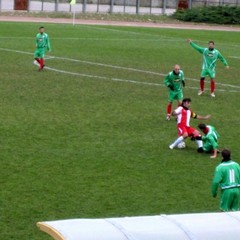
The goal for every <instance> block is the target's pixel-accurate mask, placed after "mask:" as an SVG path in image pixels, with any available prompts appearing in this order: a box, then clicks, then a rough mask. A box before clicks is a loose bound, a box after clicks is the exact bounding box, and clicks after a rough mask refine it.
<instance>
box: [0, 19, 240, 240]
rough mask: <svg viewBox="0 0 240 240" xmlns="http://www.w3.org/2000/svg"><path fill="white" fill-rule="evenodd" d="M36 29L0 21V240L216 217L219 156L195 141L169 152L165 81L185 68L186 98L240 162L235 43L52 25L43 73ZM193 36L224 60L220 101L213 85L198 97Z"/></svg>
mask: <svg viewBox="0 0 240 240" xmlns="http://www.w3.org/2000/svg"><path fill="white" fill-rule="evenodd" d="M40 25H41V23H39V24H36V23H10V22H5V23H3V22H0V28H1V36H0V52H1V77H0V79H1V88H0V91H1V94H0V98H1V108H0V111H1V114H0V122H1V131H0V134H1V136H0V141H1V142H0V143H1V145H0V146H1V170H0V171H1V173H0V179H1V181H0V182H1V199H0V200H1V205H0V216H1V222H0V229H1V230H0V231H1V233H0V236H1V239H14V240H17V239H19V240H22V239H34V240H40V239H41V240H43V239H46V240H47V239H50V238H49V237H48V236H47V235H46V234H44V233H42V232H40V231H39V230H38V229H37V227H36V222H38V221H45V220H48V221H50V220H57V219H70V218H104V217H121V216H143V215H156V214H172V213H174V214H178V213H193V212H194V213H199V212H216V211H218V202H219V198H217V199H214V198H212V197H211V191H210V188H211V180H212V176H213V171H214V169H215V167H216V165H217V164H218V163H219V162H220V156H219V157H218V159H214V160H212V159H210V158H209V155H207V154H198V153H197V152H196V144H195V143H194V142H192V141H190V140H187V141H186V145H187V147H186V148H185V149H182V150H181V149H175V150H169V148H168V145H169V144H170V143H171V142H172V141H173V140H174V139H175V138H176V136H177V130H176V122H175V121H174V120H172V121H166V120H165V117H166V105H167V94H168V93H167V89H166V87H165V86H164V85H163V78H164V76H165V75H166V74H167V73H168V72H169V71H170V70H172V68H173V65H174V64H176V63H178V64H180V66H181V68H182V69H183V71H184V73H185V78H186V87H185V89H184V96H185V97H191V98H192V109H193V110H194V111H195V112H196V113H198V114H200V115H206V114H211V119H210V120H208V121H207V123H208V124H211V125H214V126H215V127H216V129H217V131H218V132H219V134H220V136H221V137H220V147H221V148H223V147H227V148H229V149H231V150H232V158H233V159H234V160H235V161H237V162H240V153H239V152H238V149H239V148H238V140H239V133H238V132H239V131H238V129H239V116H240V110H239V109H240V108H239V105H240V104H239V95H240V84H239V73H240V72H239V61H240V55H239V52H240V46H239V37H240V33H239V32H227V33H226V32H222V31H203V30H186V29H185V30H180V29H178V30H174V29H160V28H144V27H120V26H119V27H118V26H97V25H75V26H72V25H67V24H66V25H65V24H51V23H48V24H47V23H45V24H44V26H45V29H46V32H47V33H48V34H49V36H50V40H51V45H52V52H50V53H48V54H47V55H46V69H44V71H42V72H38V69H37V67H36V66H34V65H33V63H32V62H33V52H34V50H35V35H36V33H37V32H38V27H39V26H40ZM187 38H191V39H193V40H194V41H196V43H198V44H199V45H201V46H207V43H208V41H209V40H214V41H215V46H216V48H217V49H218V50H220V52H221V53H222V54H223V56H224V57H225V58H226V59H227V61H228V62H229V65H230V69H229V70H226V69H225V68H224V66H223V64H222V63H221V62H218V65H217V77H216V83H217V84H216V92H215V93H216V98H211V97H210V95H209V94H210V92H209V87H210V83H209V81H206V94H204V95H203V96H200V97H199V96H197V92H198V88H199V75H200V70H201V64H202V57H201V55H200V54H199V53H197V52H196V51H195V50H193V49H192V48H191V47H190V46H189V44H188V43H187V41H186V39H187ZM174 104H175V105H174V106H176V103H174ZM198 123H199V121H198V120H194V119H193V120H192V126H193V127H196V126H197V125H198Z"/></svg>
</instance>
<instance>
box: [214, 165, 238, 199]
mask: <svg viewBox="0 0 240 240" xmlns="http://www.w3.org/2000/svg"><path fill="white" fill-rule="evenodd" d="M218 186H219V187H220V188H221V189H222V190H225V189H231V188H237V187H240V166H239V164H238V163H236V162H234V161H232V160H229V161H226V162H221V163H220V164H219V165H218V166H217V167H216V169H215V173H214V178H213V181H212V195H213V196H216V195H217V189H218Z"/></svg>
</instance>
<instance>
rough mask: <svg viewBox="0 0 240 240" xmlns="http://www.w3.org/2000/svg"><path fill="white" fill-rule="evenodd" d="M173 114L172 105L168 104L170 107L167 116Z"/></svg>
mask: <svg viewBox="0 0 240 240" xmlns="http://www.w3.org/2000/svg"><path fill="white" fill-rule="evenodd" d="M171 112H172V104H171V103H168V105H167V114H168V115H171Z"/></svg>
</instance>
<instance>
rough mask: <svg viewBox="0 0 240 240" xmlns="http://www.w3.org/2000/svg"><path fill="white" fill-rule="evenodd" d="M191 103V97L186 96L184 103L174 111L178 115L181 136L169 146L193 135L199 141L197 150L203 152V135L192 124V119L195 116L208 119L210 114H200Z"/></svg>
mask: <svg viewBox="0 0 240 240" xmlns="http://www.w3.org/2000/svg"><path fill="white" fill-rule="evenodd" d="M190 105H191V99H190V98H184V99H183V101H182V105H181V106H179V107H178V108H177V109H175V110H174V111H173V112H172V115H173V116H176V117H177V128H178V136H179V137H178V138H177V139H176V140H175V141H174V142H173V143H172V144H170V145H169V148H170V149H173V148H175V147H176V146H177V145H178V144H179V143H180V142H182V141H184V139H185V138H187V137H192V138H193V139H194V140H195V141H196V143H197V146H198V149H197V151H198V152H203V142H202V136H201V134H200V132H199V131H198V130H197V129H195V128H193V127H191V126H190V119H191V118H195V119H202V120H207V119H209V118H210V115H206V116H200V115H198V114H196V113H194V112H193V111H192V110H191V109H190Z"/></svg>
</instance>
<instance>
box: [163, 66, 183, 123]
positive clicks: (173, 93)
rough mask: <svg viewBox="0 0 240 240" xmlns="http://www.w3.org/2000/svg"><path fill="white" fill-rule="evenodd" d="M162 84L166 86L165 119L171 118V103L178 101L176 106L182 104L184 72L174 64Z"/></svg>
mask: <svg viewBox="0 0 240 240" xmlns="http://www.w3.org/2000/svg"><path fill="white" fill-rule="evenodd" d="M164 84H165V86H167V87H168V105H167V118H166V119H167V120H170V119H171V113H172V103H173V101H174V100H177V101H178V106H180V105H181V104H182V99H183V90H182V87H185V81H184V73H183V71H182V70H180V66H179V65H177V64H176V65H175V66H174V68H173V70H172V71H171V72H169V73H168V74H167V76H166V77H165V78H164Z"/></svg>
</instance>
